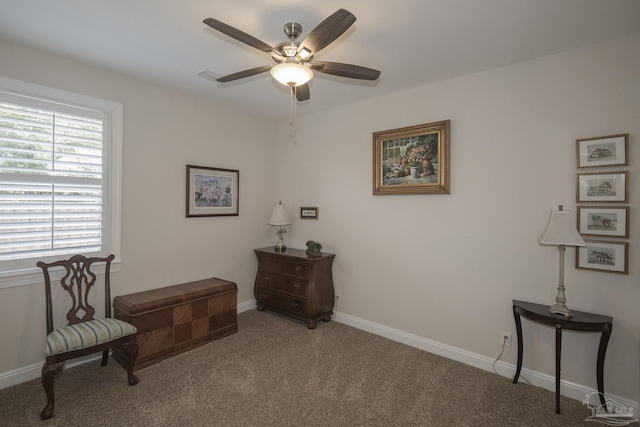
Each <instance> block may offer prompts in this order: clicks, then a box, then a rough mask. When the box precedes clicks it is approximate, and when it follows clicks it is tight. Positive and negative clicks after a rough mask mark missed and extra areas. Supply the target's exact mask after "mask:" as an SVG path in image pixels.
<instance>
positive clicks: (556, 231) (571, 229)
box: [538, 205, 587, 317]
mask: <svg viewBox="0 0 640 427" xmlns="http://www.w3.org/2000/svg"><path fill="white" fill-rule="evenodd" d="M538 243H540V244H541V245H544V246H557V247H558V252H559V254H560V277H559V281H558V294H557V295H556V303H555V304H554V305H552V306H551V307H550V308H549V311H550V312H551V313H553V314H560V315H562V316H565V317H571V316H572V313H571V310H569V308H567V306H566V302H567V298H566V296H565V295H564V252H565V250H566V248H567V246H587V245H586V243H584V240H582V237H580V234H578V230H576V227H575V223H574V222H573V220H572V219H571V211H565V210H562V205H560V206H558V210H557V211H551V215H550V216H549V222H548V223H547V227H546V228H545V229H544V231H543V232H542V234H541V235H540V237H538Z"/></svg>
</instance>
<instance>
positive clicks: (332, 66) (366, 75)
mask: <svg viewBox="0 0 640 427" xmlns="http://www.w3.org/2000/svg"><path fill="white" fill-rule="evenodd" d="M311 68H312V69H313V70H314V71H319V72H321V73H325V74H332V75H334V76H340V77H348V78H350V79H359V80H377V79H378V77H380V71H378V70H374V69H373V68H367V67H361V66H360V65H352V64H342V63H340V62H327V61H314V62H312V63H311Z"/></svg>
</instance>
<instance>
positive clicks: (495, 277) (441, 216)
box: [0, 37, 640, 402]
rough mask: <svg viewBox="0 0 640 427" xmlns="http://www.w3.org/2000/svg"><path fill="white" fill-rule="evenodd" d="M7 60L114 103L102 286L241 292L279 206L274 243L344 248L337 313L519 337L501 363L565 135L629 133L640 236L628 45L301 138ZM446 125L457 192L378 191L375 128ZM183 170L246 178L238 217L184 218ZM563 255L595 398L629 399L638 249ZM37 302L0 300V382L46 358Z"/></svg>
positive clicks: (532, 362)
mask: <svg viewBox="0 0 640 427" xmlns="http://www.w3.org/2000/svg"><path fill="white" fill-rule="evenodd" d="M0 51H1V52H2V58H3V60H2V61H1V62H0V75H3V76H5V77H10V78H15V79H21V80H25V81H29V82H32V83H38V84H43V85H48V86H52V87H55V88H59V89H65V90H70V91H74V92H79V93H83V94H87V95H90V96H95V97H101V98H105V99H108V100H113V101H117V102H121V103H123V104H124V111H125V117H124V150H123V153H124V154H123V156H124V159H123V197H122V207H123V238H122V257H123V259H124V261H125V263H124V265H123V267H122V271H121V272H120V273H117V274H116V275H115V278H114V280H115V294H117V293H125V292H131V291H135V290H142V289H149V288H154V287H158V286H163V285H169V284H174V283H178V282H184V281H188V280H192V279H198V278H202V277H207V276H211V275H217V276H220V277H224V278H228V279H230V280H234V281H236V282H237V283H238V286H239V288H240V292H239V299H238V300H239V302H249V301H251V299H252V297H253V295H252V289H251V288H252V284H253V275H254V274H255V268H256V265H255V259H254V257H253V253H252V249H253V248H254V247H256V246H259V245H269V244H272V243H273V236H272V230H271V229H270V228H269V227H268V226H266V225H265V221H266V220H265V218H268V215H269V214H270V212H271V208H272V204H273V202H274V200H277V199H278V198H281V199H282V200H283V202H284V203H286V204H288V206H289V214H290V216H291V217H292V219H294V224H293V225H292V227H290V229H289V232H288V233H287V245H288V246H290V247H302V246H303V244H304V242H305V241H306V240H308V239H313V240H317V241H320V242H322V244H323V245H324V246H325V250H327V251H329V252H334V253H336V254H337V257H336V261H335V264H334V281H335V285H336V289H337V290H338V291H339V292H341V293H342V299H341V301H340V305H339V307H338V311H339V312H340V313H344V314H346V315H349V316H353V317H354V318H359V319H363V320H364V321H368V322H373V323H375V324H378V325H383V326H385V327H388V328H393V329H395V330H399V331H404V332H406V333H407V334H412V335H415V336H418V337H424V338H425V339H428V340H432V341H434V342H438V343H441V344H442V345H445V346H452V347H455V348H458V349H461V350H462V351H466V352H469V353H473V354H477V355H481V356H483V357H485V358H487V359H488V358H491V359H493V358H495V357H496V356H497V355H498V353H499V352H500V345H499V340H500V333H501V332H502V331H508V332H512V333H514V347H513V348H512V349H511V350H507V352H506V353H505V355H504V356H503V359H504V360H506V361H507V362H509V363H511V364H514V363H515V331H514V327H513V316H512V314H511V310H510V306H511V300H512V299H513V298H519V299H525V300H530V301H537V302H543V303H548V302H550V301H552V299H553V298H554V296H555V286H556V284H557V274H558V273H557V268H558V266H557V251H556V250H555V249H554V248H548V247H540V246H539V245H538V244H537V242H536V238H537V236H538V234H539V233H540V232H541V231H542V228H543V227H544V225H545V224H546V221H547V218H548V215H549V212H550V210H551V209H553V208H555V207H556V206H557V205H558V204H564V205H565V207H566V208H568V209H570V210H572V211H573V215H574V218H575V206H576V203H575V177H576V172H577V168H576V162H575V139H577V138H583V137H592V136H599V135H608V134H614V133H629V134H630V140H631V151H630V154H631V159H630V163H631V166H629V167H628V168H625V169H624V170H629V171H631V182H630V188H631V194H630V199H631V203H630V205H631V236H632V237H634V239H636V240H635V241H637V236H638V233H640V228H639V227H640V215H639V214H640V209H638V208H639V207H640V206H639V205H638V201H639V200H640V183H639V182H638V176H639V175H638V172H639V171H638V165H640V151H639V150H637V149H636V145H637V141H638V136H639V135H640V122H639V121H638V111H640V86H639V85H638V76H640V37H633V38H627V39H622V40H619V41H615V42H612V43H608V44H604V45H597V46H592V47H589V48H586V49H580V50H577V51H572V52H569V53H565V54H561V55H556V56H551V57H546V58H542V59H539V60H536V61H529V62H526V63H521V64H516V65H513V66H510V67H504V68H500V69H496V70H492V71H488V72H485V73H479V74H475V75H471V76H468V77H464V78H459V79H455V80H450V81H446V82H442V83H439V84H433V85H429V86H425V87H422V88H418V89H415V90H412V91H408V92H404V93H398V94H395V95H391V96H385V97H382V98H379V99H374V100H371V101H368V102H363V103H358V104H353V105H348V106H344V107H341V108H336V109H332V110H328V111H324V112H320V113H317V114H312V115H307V116H300V117H299V118H298V124H297V127H298V132H297V135H296V137H295V138H290V137H289V130H288V126H287V124H286V122H284V121H283V122H281V123H278V124H273V123H269V122H266V121H263V120H260V119H256V118H252V117H250V116H247V115H246V114H243V113H241V112H238V111H229V110H227V109H226V108H224V107H222V106H216V105H214V104H210V103H207V102H205V101H202V100H199V99H197V98H193V97H188V96H185V95H182V94H179V93H176V92H173V91H170V90H166V89H162V88H160V87H157V86H152V85H149V84H146V83H143V82H139V81H134V80H131V79H127V78H124V77H121V76H117V75H113V74H110V73H107V72H105V71H101V70H98V69H94V68H90V67H86V66H83V65H80V64H78V63H74V62H71V61H67V60H64V59H61V58H59V57H55V56H51V55H48V54H44V53H41V52H37V51H33V50H30V49H26V48H22V47H19V46H16V45H13V44H9V43H4V42H1V41H0ZM383 78H384V71H383ZM336 84H342V83H336ZM344 88H345V90H348V89H349V86H348V85H347V84H345V86H344ZM298 111H299V113H303V109H299V110H298ZM169 118H171V119H172V120H169ZM443 119H450V120H451V135H452V142H451V171H452V173H451V182H452V190H451V194H450V195H429V196H375V197H374V196H372V182H371V181H372V178H371V176H372V170H371V164H372V151H371V147H372V141H371V133H372V132H374V131H378V130H385V129H392V128H397V127H402V126H408V125H414V124H420V123H428V122H432V121H438V120H443ZM327 124H330V125H331V126H327ZM309 159H313V161H309ZM188 163H195V164H202V165H207V166H220V167H228V168H234V169H240V171H241V175H240V183H241V201H240V212H241V215H240V216H239V217H238V218H233V217H231V218H209V219H205V218H198V219H186V218H185V217H184V200H183V198H184V186H185V183H184V166H185V164H188ZM299 206H319V207H320V219H319V220H318V221H301V220H298V219H297V216H298V215H297V209H298V207H299ZM573 255H574V251H573V250H572V249H570V250H568V252H567V266H566V279H565V282H566V285H567V288H568V291H567V295H568V299H569V305H570V306H571V307H572V308H575V309H580V310H588V311H594V312H598V313H603V314H610V315H613V316H614V331H613V335H612V338H611V342H610V346H609V351H608V353H607V361H606V369H605V390H607V391H609V392H611V393H613V394H615V395H617V396H622V397H624V398H626V399H629V400H634V401H636V402H637V401H638V400H640V391H639V390H638V384H639V381H640V372H639V367H638V363H639V360H640V355H639V350H640V349H639V347H640V339H639V334H640V333H639V329H640V316H638V314H637V313H638V310H637V307H638V305H639V303H640V287H639V286H638V283H639V280H638V278H639V276H638V272H637V271H636V266H637V265H638V264H639V263H638V261H639V260H640V259H639V258H640V255H639V254H638V252H637V248H636V246H635V245H634V242H633V241H632V242H631V248H630V255H631V256H630V260H629V263H630V266H631V267H630V274H629V275H628V276H622V275H615V274H606V273H597V272H587V271H582V270H575V269H574V268H573ZM41 293H42V292H41V289H40V288H39V287H37V286H27V287H21V288H11V289H4V290H0V322H1V323H2V324H3V325H5V324H12V325H15V326H17V327H16V328H15V330H9V329H7V328H3V330H2V332H1V338H2V342H3V350H2V352H1V353H0V373H6V372H9V371H12V370H17V369H20V368H21V367H25V366H27V365H32V364H34V363H37V362H39V361H40V360H41V359H42V352H41V348H42V344H41V341H42V337H43V336H44V318H43V316H41V314H40V313H41V309H42V307H43V301H42V295H41ZM524 327H525V334H526V336H525V346H526V348H527V350H526V354H525V368H528V369H531V370H534V371H538V372H541V373H543V374H548V375H553V360H554V359H553V357H554V356H553V349H554V341H553V330H551V329H549V328H544V327H539V326H532V325H530V324H528V323H527V322H526V321H525V322H524ZM25 337H27V338H25ZM564 348H565V351H564V356H563V360H564V364H563V379H565V380H568V381H572V382H575V383H578V384H582V385H584V386H586V387H590V388H593V387H595V373H594V371H595V367H594V363H595V354H596V350H597V337H596V336H595V335H593V334H566V336H565V341H564ZM0 375H1V374H0Z"/></svg>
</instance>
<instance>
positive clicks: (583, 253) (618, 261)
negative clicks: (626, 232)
mask: <svg viewBox="0 0 640 427" xmlns="http://www.w3.org/2000/svg"><path fill="white" fill-rule="evenodd" d="M585 243H586V244H587V246H586V247H582V248H580V247H578V248H576V268H580V269H585V270H597V271H606V272H609V273H619V274H629V266H628V263H629V243H627V242H597V241H591V240H585Z"/></svg>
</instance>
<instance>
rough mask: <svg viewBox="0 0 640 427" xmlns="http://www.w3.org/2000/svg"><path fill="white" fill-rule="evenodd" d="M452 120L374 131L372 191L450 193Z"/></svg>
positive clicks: (375, 193)
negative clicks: (450, 133) (450, 129)
mask: <svg viewBox="0 0 640 427" xmlns="http://www.w3.org/2000/svg"><path fill="white" fill-rule="evenodd" d="M449 122H450V121H449V120H444V121H440V122H434V123H427V124H422V125H416V126H409V127H404V128H399V129H391V130H385V131H380V132H374V133H373V194H374V195H390V194H449V192H450V188H449V187H450V184H449Z"/></svg>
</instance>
